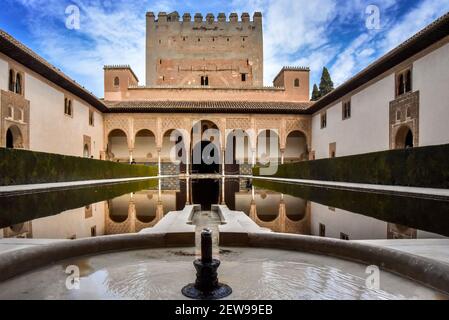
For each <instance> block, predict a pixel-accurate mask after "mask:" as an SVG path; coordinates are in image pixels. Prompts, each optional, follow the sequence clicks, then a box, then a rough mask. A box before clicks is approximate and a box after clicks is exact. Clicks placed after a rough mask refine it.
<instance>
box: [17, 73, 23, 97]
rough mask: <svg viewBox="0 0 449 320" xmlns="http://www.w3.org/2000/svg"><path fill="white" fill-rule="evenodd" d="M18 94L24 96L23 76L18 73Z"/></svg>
mask: <svg viewBox="0 0 449 320" xmlns="http://www.w3.org/2000/svg"><path fill="white" fill-rule="evenodd" d="M16 93H17V94H22V76H21V75H20V73H17V76H16Z"/></svg>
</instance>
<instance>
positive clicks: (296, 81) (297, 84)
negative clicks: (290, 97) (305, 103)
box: [295, 79, 299, 88]
mask: <svg viewBox="0 0 449 320" xmlns="http://www.w3.org/2000/svg"><path fill="white" fill-rule="evenodd" d="M295 87H296V88H299V79H295Z"/></svg>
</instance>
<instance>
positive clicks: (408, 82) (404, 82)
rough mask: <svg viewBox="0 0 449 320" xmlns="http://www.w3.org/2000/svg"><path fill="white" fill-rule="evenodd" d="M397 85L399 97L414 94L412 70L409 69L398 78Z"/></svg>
mask: <svg viewBox="0 0 449 320" xmlns="http://www.w3.org/2000/svg"><path fill="white" fill-rule="evenodd" d="M396 84H397V89H396V93H397V96H398V97H399V96H401V95H403V94H405V93H408V92H412V70H410V69H409V70H407V71H404V72H402V73H401V74H399V75H398V76H397V80H396Z"/></svg>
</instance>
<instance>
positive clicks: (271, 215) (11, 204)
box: [0, 177, 449, 240]
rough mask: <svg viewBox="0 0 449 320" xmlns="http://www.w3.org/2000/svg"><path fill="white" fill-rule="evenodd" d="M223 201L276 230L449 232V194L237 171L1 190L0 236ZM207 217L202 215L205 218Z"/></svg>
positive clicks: (123, 226)
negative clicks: (321, 183)
mask: <svg viewBox="0 0 449 320" xmlns="http://www.w3.org/2000/svg"><path fill="white" fill-rule="evenodd" d="M189 204H199V205H201V207H202V209H203V210H204V211H206V212H207V211H210V209H211V206H212V205H214V204H225V205H227V206H228V207H229V209H231V210H236V211H242V212H244V213H245V214H246V215H248V216H249V217H250V218H251V219H252V220H253V221H254V222H255V223H256V224H258V225H259V226H260V227H262V228H266V229H268V230H271V231H274V232H282V233H292V234H303V235H315V236H323V237H330V238H338V239H344V240H374V239H429V238H444V237H446V236H448V235H449V202H448V201H447V200H441V199H440V200H433V199H424V198H408V197H404V196H391V195H385V194H376V193H369V192H352V191H342V190H331V189H326V188H316V187H305V186H300V185H293V184H285V183H267V182H264V181H259V180H254V181H252V180H250V179H236V178H214V179H211V178H203V179H201V178H199V177H196V178H195V177H192V178H167V179H161V180H159V181H156V180H153V181H146V182H135V183H124V184H117V185H109V186H95V187H89V188H82V189H70V190H64V191H57V192H54V191H53V192H44V193H38V194H28V195H22V196H16V197H11V196H9V197H6V196H4V197H0V238H34V239H79V238H86V237H95V236H101V235H113V234H124V233H137V232H140V231H141V230H143V229H146V228H151V227H154V226H155V225H156V224H157V223H158V222H160V221H161V220H162V219H163V218H164V216H165V215H167V213H169V212H172V211H178V210H182V209H183V208H184V207H185V206H186V205H189ZM199 225H201V222H200V223H199Z"/></svg>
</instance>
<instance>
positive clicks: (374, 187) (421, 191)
mask: <svg viewBox="0 0 449 320" xmlns="http://www.w3.org/2000/svg"><path fill="white" fill-rule="evenodd" d="M240 177H241V178H251V179H255V180H267V181H275V182H288V183H296V184H303V185H310V186H318V187H338V188H346V189H359V190H365V191H382V192H390V193H401V194H410V195H426V196H439V197H447V198H449V189H436V188H421V187H406V186H390V185H381V184H364V183H350V182H334V181H320V180H303V179H291V178H276V177H259V176H240Z"/></svg>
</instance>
